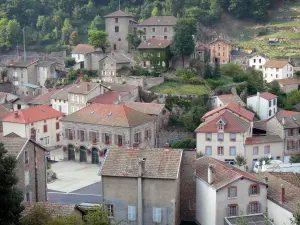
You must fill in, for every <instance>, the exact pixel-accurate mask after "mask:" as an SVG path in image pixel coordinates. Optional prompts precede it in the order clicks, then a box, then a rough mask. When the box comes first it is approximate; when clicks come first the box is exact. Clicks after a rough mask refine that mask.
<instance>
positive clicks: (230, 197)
mask: <svg viewBox="0 0 300 225" xmlns="http://www.w3.org/2000/svg"><path fill="white" fill-rule="evenodd" d="M231 189H235V196H230V193H231V192H230V190H231ZM227 191H228V193H227V198H228V199H233V198H237V195H238V193H237V186H230V187H228V189H227Z"/></svg>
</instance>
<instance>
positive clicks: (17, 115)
mask: <svg viewBox="0 0 300 225" xmlns="http://www.w3.org/2000/svg"><path fill="white" fill-rule="evenodd" d="M18 117H19V114H18V111H15V112H14V118H15V119H17V118H18Z"/></svg>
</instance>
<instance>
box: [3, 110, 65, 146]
mask: <svg viewBox="0 0 300 225" xmlns="http://www.w3.org/2000/svg"><path fill="white" fill-rule="evenodd" d="M63 115H64V114H63V113H61V112H59V111H57V110H55V109H53V108H51V107H50V106H46V105H41V106H36V107H30V108H26V109H22V110H19V111H14V112H11V113H10V114H9V115H8V116H7V117H5V118H4V119H3V136H6V135H8V134H10V133H16V134H17V135H19V136H20V137H23V138H31V139H33V140H35V141H36V142H37V143H38V144H40V145H42V146H44V147H52V146H56V145H60V144H61V139H62V138H61V134H62V133H61V130H62V128H61V122H60V119H61V118H62V117H63Z"/></svg>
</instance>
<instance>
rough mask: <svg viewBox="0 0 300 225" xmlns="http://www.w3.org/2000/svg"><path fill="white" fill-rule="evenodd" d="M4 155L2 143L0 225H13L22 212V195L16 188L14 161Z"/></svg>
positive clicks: (4, 150) (0, 150)
mask: <svg viewBox="0 0 300 225" xmlns="http://www.w3.org/2000/svg"><path fill="white" fill-rule="evenodd" d="M6 153H7V150H6V149H5V148H4V145H3V143H0V174H1V178H0V201H1V202H2V204H1V205H0V224H6V225H15V224H18V221H19V219H20V213H21V212H22V210H23V207H22V206H21V202H22V201H23V193H22V192H21V191H20V190H19V189H18V188H17V187H16V184H17V182H18V180H17V177H16V175H15V168H16V163H17V162H16V159H15V157H12V156H7V155H5V154H6Z"/></svg>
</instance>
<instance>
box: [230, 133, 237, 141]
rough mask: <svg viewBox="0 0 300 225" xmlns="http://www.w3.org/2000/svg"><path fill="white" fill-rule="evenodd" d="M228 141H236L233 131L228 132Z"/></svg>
mask: <svg viewBox="0 0 300 225" xmlns="http://www.w3.org/2000/svg"><path fill="white" fill-rule="evenodd" d="M230 141H236V134H234V133H231V134H230Z"/></svg>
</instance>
